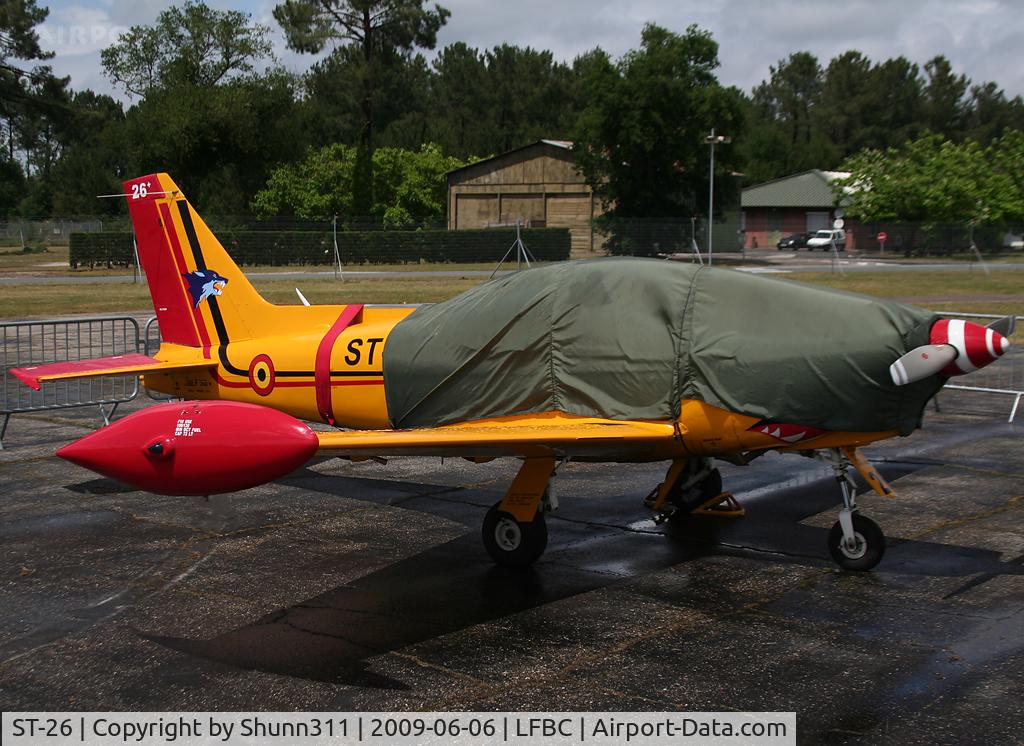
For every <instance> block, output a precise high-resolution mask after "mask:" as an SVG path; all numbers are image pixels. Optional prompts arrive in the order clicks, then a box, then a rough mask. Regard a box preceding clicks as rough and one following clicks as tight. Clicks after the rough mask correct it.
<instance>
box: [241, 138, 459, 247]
mask: <svg viewBox="0 0 1024 746" xmlns="http://www.w3.org/2000/svg"><path fill="white" fill-rule="evenodd" d="M357 154H358V149H356V148H352V147H350V146H348V145H341V144H335V145H328V146H327V147H324V148H320V149H319V150H311V151H309V152H308V153H307V154H306V157H305V158H304V159H303V160H302V161H301V162H299V163H296V164H292V165H286V166H282V167H280V168H278V169H277V170H276V171H274V173H273V174H272V175H271V177H270V179H269V181H268V182H267V185H266V188H264V189H263V190H261V191H260V192H259V193H258V194H257V195H256V197H255V199H254V200H253V211H254V212H255V213H256V214H257V215H260V216H261V217H277V216H296V217H300V218H320V219H324V218H329V217H331V216H333V215H341V216H343V217H346V218H350V217H353V216H354V217H360V215H359V213H354V212H353V210H354V207H353V206H354V205H355V204H356V200H355V195H354V194H353V192H352V189H351V184H352V173H353V171H354V170H355V168H356V158H357ZM373 159H374V171H375V173H376V175H377V190H376V194H377V198H378V201H377V202H376V203H375V204H374V205H373V208H372V214H373V215H374V216H376V217H378V218H380V219H382V220H383V222H384V224H385V225H388V226H394V227H402V226H407V225H410V224H412V223H415V222H416V221H417V220H423V219H430V218H440V217H443V216H444V212H445V206H446V203H447V182H446V180H445V174H446V173H447V172H448V171H451V170H453V169H456V168H460V167H462V166H464V165H466V162H465V161H462V160H460V159H458V158H455V157H452V156H446V155H444V153H443V152H442V151H441V149H440V148H439V147H438V146H437V145H434V144H433V143H427V144H426V145H424V146H423V147H422V148H421V149H420V150H419V151H418V152H413V151H409V150H403V149H401V148H386V147H385V148H378V149H377V150H376V151H375V152H374V154H373Z"/></svg>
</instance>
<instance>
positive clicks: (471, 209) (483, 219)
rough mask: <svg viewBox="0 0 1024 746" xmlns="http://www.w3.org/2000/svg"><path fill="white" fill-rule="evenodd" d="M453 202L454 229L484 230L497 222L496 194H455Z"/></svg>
mask: <svg viewBox="0 0 1024 746" xmlns="http://www.w3.org/2000/svg"><path fill="white" fill-rule="evenodd" d="M455 200H456V201H455V227H456V229H461V228H484V227H486V226H487V225H489V224H491V223H497V222H498V196H497V195H496V194H457V195H456V196H455Z"/></svg>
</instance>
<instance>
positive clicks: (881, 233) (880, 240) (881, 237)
mask: <svg viewBox="0 0 1024 746" xmlns="http://www.w3.org/2000/svg"><path fill="white" fill-rule="evenodd" d="M877 238H878V243H885V240H886V239H887V238H889V234H888V233H886V232H885V231H879V232H878V236H877Z"/></svg>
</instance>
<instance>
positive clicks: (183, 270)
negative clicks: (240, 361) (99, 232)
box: [160, 204, 210, 360]
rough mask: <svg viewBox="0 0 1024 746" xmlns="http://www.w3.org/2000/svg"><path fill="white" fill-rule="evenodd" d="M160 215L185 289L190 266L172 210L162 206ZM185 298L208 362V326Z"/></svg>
mask: <svg viewBox="0 0 1024 746" xmlns="http://www.w3.org/2000/svg"><path fill="white" fill-rule="evenodd" d="M160 215H161V216H162V217H163V223H164V228H165V229H166V231H167V236H168V237H169V238H170V241H171V253H172V254H173V255H174V262H175V264H176V265H177V266H178V278H177V279H178V282H179V283H182V288H183V289H184V287H185V286H184V284H183V283H184V278H183V277H182V275H185V274H188V265H186V264H185V257H184V255H183V254H182V252H181V244H180V243H178V232H177V231H176V230H174V221H173V220H171V210H170V208H169V207H168V206H167V205H166V204H161V205H160ZM185 297H186V298H188V300H187V301H186V305H187V306H188V307H189V310H190V311H191V312H192V319H193V321H195V324H196V330H197V331H198V332H199V339H200V341H201V342H202V343H203V357H205V358H206V359H207V360H209V359H210V335H209V333H207V331H206V324H205V323H204V322H203V313H202V311H200V310H199V309H198V308H196V307H195V306H194V305H193V304H192V302H191V298H192V296H191V295H189V294H188V292H185Z"/></svg>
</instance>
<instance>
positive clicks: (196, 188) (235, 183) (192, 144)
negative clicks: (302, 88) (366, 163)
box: [101, 0, 308, 215]
mask: <svg viewBox="0 0 1024 746" xmlns="http://www.w3.org/2000/svg"><path fill="white" fill-rule="evenodd" d="M268 33H269V29H267V28H266V27H264V26H260V25H258V24H254V23H252V22H251V19H250V16H249V15H248V14H246V13H239V12H236V11H217V10H211V9H210V8H209V7H207V6H206V5H203V4H202V3H199V2H194V1H193V0H189V1H188V2H186V3H185V5H183V6H182V7H173V8H170V9H168V10H166V11H164V12H163V13H161V14H160V15H159V16H158V17H157V21H156V24H155V25H153V26H136V27H134V28H132V29H131V30H130V31H129V32H128V33H127V34H125V35H124V36H122V37H121V38H120V39H119V40H118V41H117V42H116V43H115V44H114V45H112V46H111V47H109V48H107V49H105V50H104V51H103V53H102V55H101V56H102V59H103V62H104V65H105V69H106V74H107V75H108V77H109V78H110V79H111V80H112V81H114V82H116V83H118V84H119V85H121V86H123V87H125V88H126V90H129V91H133V92H136V93H141V95H142V98H141V99H140V100H139V101H138V103H136V104H135V105H134V106H133V107H131V108H130V109H129V110H128V112H127V113H126V115H125V119H124V123H123V125H119V133H118V135H117V137H118V139H120V141H121V142H122V145H121V148H122V150H123V151H124V152H123V155H122V159H123V160H122V162H123V163H125V164H126V167H127V168H129V169H130V170H131V171H132V172H135V173H148V172H150V171H169V172H172V173H174V175H175V179H176V180H178V182H179V183H181V184H185V185H188V189H189V191H190V193H191V194H192V195H193V197H194V199H196V200H197V201H201V202H203V203H204V204H206V205H207V206H208V209H209V211H210V213H211V214H218V213H219V214H221V215H242V214H245V213H246V212H247V210H248V204H249V201H250V200H251V199H252V196H253V195H254V194H255V193H256V191H257V190H259V189H260V188H261V187H262V186H263V185H264V184H265V183H266V180H267V177H268V176H269V174H270V171H271V169H272V168H273V166H274V165H275V164H277V163H280V162H282V161H288V160H291V159H293V158H296V157H298V156H299V155H300V154H301V153H302V152H303V150H304V149H305V147H306V145H307V143H308V140H307V139H306V135H305V133H304V132H303V131H302V129H301V127H300V126H299V125H300V124H301V123H300V122H299V121H298V117H297V116H296V81H295V78H294V76H292V75H290V74H289V73H287V72H285V71H284V70H282V69H279V68H276V67H273V62H274V60H273V57H272V56H271V47H270V44H269V42H268V40H267V34H268ZM166 39H173V40H174V43H172V44H168V43H166V41H165V40H166ZM153 45H157V46H159V47H160V49H161V51H160V52H159V54H157V55H156V56H155V57H154V58H152V59H148V58H147V57H146V56H145V54H144V53H143V52H144V50H146V49H148V48H150V47H152V46H153ZM136 47H137V48H136ZM140 50H142V51H140ZM265 65H268V66H269V68H268V69H267V70H266V71H265V72H262V73H257V72H255V70H257V69H258V68H259V67H262V66H265Z"/></svg>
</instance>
